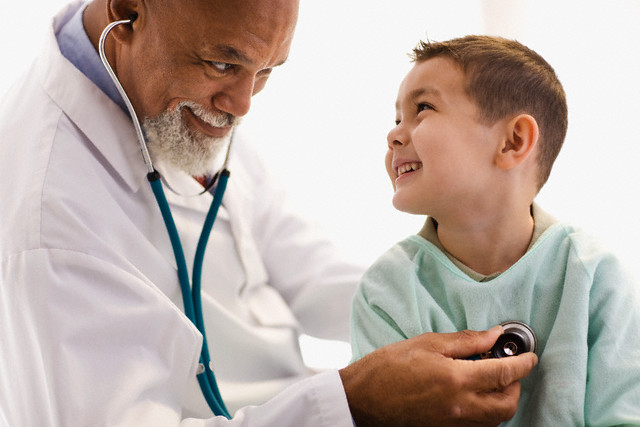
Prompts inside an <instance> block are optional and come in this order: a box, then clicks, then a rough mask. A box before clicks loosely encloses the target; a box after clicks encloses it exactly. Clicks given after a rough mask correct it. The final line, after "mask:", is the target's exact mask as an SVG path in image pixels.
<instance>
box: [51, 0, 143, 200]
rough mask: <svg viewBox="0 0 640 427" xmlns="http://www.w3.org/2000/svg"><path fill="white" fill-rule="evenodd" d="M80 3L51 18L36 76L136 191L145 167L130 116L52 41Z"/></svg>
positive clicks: (72, 4)
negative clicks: (63, 54)
mask: <svg viewBox="0 0 640 427" xmlns="http://www.w3.org/2000/svg"><path fill="white" fill-rule="evenodd" d="M82 4H83V1H82V0H80V1H76V2H74V3H71V4H69V5H68V6H67V7H65V8H64V9H63V10H61V11H60V12H59V13H58V15H56V16H55V17H54V18H53V23H52V25H51V27H50V28H49V33H48V40H47V44H46V46H45V49H44V55H41V56H40V57H39V59H38V61H40V64H39V65H40V66H39V69H40V70H41V74H40V80H41V82H42V86H43V88H44V90H45V92H46V93H47V94H48V95H49V96H50V97H51V99H52V100H53V101H54V102H55V103H56V104H57V105H58V106H59V107H60V108H61V109H62V111H63V112H64V113H65V114H66V115H67V116H68V117H69V118H70V119H71V121H72V122H73V123H74V124H75V125H76V126H77V127H78V128H79V129H80V130H81V131H82V132H83V133H84V134H85V135H86V136H87V138H88V140H89V141H91V143H92V144H93V145H94V146H95V147H96V149H98V151H100V153H101V154H102V155H103V156H104V157H105V158H106V160H107V161H108V162H109V163H110V164H111V166H112V167H113V169H114V170H116V171H117V172H118V174H119V175H120V177H122V179H123V180H124V181H125V182H126V183H127V185H128V186H129V188H130V189H131V190H132V191H134V192H136V191H138V189H139V188H140V185H141V183H142V182H143V181H145V180H146V173H147V169H146V167H145V165H144V161H143V158H142V153H141V151H140V145H139V143H138V139H137V137H136V133H135V129H134V127H133V124H132V123H131V119H130V118H129V116H127V114H125V112H123V111H122V109H121V108H120V107H119V106H118V105H117V104H115V103H114V102H113V101H112V100H111V99H110V98H109V97H108V96H107V95H105V94H104V92H102V90H100V88H98V87H97V86H96V85H95V84H94V83H93V82H92V81H91V80H89V79H88V78H87V77H86V76H85V75H84V74H82V72H80V71H79V70H78V69H77V68H76V67H74V66H73V64H71V63H70V62H69V61H68V60H67V59H66V58H65V57H64V56H62V54H61V53H60V48H59V47H58V42H57V41H56V37H55V33H56V32H57V31H58V29H59V28H60V27H61V26H62V25H63V24H64V23H65V22H67V21H68V20H69V19H71V17H72V16H73V15H74V13H75V12H76V11H77V10H78V8H80V7H81V6H82Z"/></svg>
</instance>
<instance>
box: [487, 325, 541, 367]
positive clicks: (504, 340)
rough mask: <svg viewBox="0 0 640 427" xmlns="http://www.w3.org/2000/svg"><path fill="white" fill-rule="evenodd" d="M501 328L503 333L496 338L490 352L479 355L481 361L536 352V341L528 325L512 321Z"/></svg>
mask: <svg viewBox="0 0 640 427" xmlns="http://www.w3.org/2000/svg"><path fill="white" fill-rule="evenodd" d="M502 327H503V328H504V333H503V334H502V335H500V337H498V340H497V341H496V343H495V344H494V345H493V347H492V348H491V350H489V351H488V352H487V353H483V354H481V355H480V358H481V359H491V358H496V359H499V358H501V357H509V356H517V355H519V354H522V353H527V352H533V353H535V352H536V350H537V349H538V340H537V338H536V334H535V333H534V332H533V329H531V327H529V325H527V324H525V323H522V322H519V321H516V320H514V321H509V322H505V323H503V324H502Z"/></svg>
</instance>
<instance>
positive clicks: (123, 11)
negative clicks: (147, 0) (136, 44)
mask: <svg viewBox="0 0 640 427" xmlns="http://www.w3.org/2000/svg"><path fill="white" fill-rule="evenodd" d="M143 7H144V5H143V2H141V1H137V0H108V1H107V15H108V17H109V22H114V21H123V20H130V21H131V23H130V24H127V25H118V26H117V27H115V28H114V29H113V31H112V34H113V36H114V38H115V39H117V40H118V42H120V43H127V42H129V41H130V39H131V36H132V35H133V31H134V25H136V24H134V23H137V24H138V25H139V24H140V23H141V21H142V19H139V16H140V15H141V12H142V8H143Z"/></svg>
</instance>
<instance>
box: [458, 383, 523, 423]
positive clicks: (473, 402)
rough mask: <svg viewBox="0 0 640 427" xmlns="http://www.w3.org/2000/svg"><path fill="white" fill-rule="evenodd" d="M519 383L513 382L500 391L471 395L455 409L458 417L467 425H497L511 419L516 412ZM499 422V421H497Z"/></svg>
mask: <svg viewBox="0 0 640 427" xmlns="http://www.w3.org/2000/svg"><path fill="white" fill-rule="evenodd" d="M520 390H521V386H520V382H515V383H512V384H510V385H509V386H507V387H505V388H503V389H502V390H496V391H492V392H476V393H471V394H469V395H468V396H467V398H466V399H465V400H464V401H463V402H464V405H460V406H458V407H457V408H456V410H457V411H458V414H457V415H458V417H459V418H460V419H462V420H468V424H467V425H486V426H489V425H497V424H499V422H504V421H507V420H510V419H511V418H513V416H514V415H515V414H516V411H517V410H518V401H519V399H520ZM498 420H499V421H498Z"/></svg>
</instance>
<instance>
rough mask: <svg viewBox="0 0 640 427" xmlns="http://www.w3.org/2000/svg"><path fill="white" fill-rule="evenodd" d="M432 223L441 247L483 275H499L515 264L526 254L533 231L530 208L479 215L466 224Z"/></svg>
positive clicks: (444, 220)
mask: <svg viewBox="0 0 640 427" xmlns="http://www.w3.org/2000/svg"><path fill="white" fill-rule="evenodd" d="M435 219H436V221H437V223H438V226H437V230H436V231H437V234H438V239H439V240H440V243H441V244H442V246H443V247H444V248H445V249H446V250H447V251H448V252H449V253H450V254H451V255H452V256H454V257H455V258H456V259H458V260H460V262H462V263H463V264H465V265H466V266H467V267H469V268H471V269H472V270H474V271H476V272H478V273H480V274H483V275H491V274H494V273H502V272H504V271H506V270H507V269H509V267H511V266H512V265H513V264H515V263H516V261H518V260H519V259H520V258H521V257H522V256H523V255H524V254H525V253H526V251H527V249H528V247H529V243H530V242H531V237H532V235H533V228H534V221H533V217H532V215H531V208H530V207H527V208H526V209H521V210H520V211H518V212H510V213H506V212H505V213H504V214H502V216H496V215H495V214H491V215H484V216H483V215H482V214H480V213H479V215H477V216H474V218H473V219H471V220H467V221H466V222H465V221H460V222H456V221H451V220H449V219H448V218H445V219H438V218H435Z"/></svg>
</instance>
